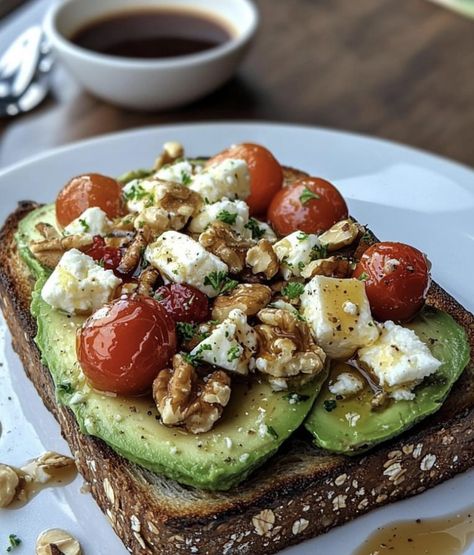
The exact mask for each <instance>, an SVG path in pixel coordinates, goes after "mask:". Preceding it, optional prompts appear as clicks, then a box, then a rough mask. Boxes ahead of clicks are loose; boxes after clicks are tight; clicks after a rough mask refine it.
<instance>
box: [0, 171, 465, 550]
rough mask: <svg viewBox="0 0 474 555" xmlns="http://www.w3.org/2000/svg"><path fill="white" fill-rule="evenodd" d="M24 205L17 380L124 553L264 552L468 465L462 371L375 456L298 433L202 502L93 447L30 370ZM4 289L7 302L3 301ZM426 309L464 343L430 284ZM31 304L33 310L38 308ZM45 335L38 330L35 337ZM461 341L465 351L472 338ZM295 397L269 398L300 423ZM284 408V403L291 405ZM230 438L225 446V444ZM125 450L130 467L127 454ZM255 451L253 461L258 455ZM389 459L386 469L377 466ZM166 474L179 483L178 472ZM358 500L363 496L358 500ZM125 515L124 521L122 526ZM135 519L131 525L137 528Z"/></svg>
mask: <svg viewBox="0 0 474 555" xmlns="http://www.w3.org/2000/svg"><path fill="white" fill-rule="evenodd" d="M287 173H288V174H289V173H290V172H287ZM30 208H32V207H31V206H25V207H24V208H23V212H21V211H19V212H17V213H16V214H15V215H14V216H13V217H12V218H11V219H10V221H9V222H8V224H7V226H6V227H5V229H4V232H3V239H4V241H3V242H2V245H4V259H5V262H4V270H3V273H2V282H1V283H2V290H3V291H2V299H3V302H4V303H5V304H6V306H5V307H4V308H5V312H6V315H7V318H8V319H9V324H10V326H11V327H12V330H13V335H14V339H15V343H16V348H17V350H18V351H19V352H20V354H22V358H23V360H24V362H25V361H26V362H25V364H26V367H27V371H28V372H29V374H30V376H31V377H32V379H33V381H34V382H35V384H36V385H37V387H39V388H40V389H41V390H42V396H43V398H44V399H45V402H46V403H47V405H48V407H49V408H50V410H53V412H54V413H55V415H56V416H57V417H58V418H59V420H60V422H61V424H62V428H63V430H64V432H65V435H66V436H67V438H68V440H69V441H70V442H71V443H72V446H73V451H74V452H75V451H77V452H78V460H79V463H80V467H81V471H82V472H83V473H84V475H85V476H86V478H88V480H89V481H90V482H91V483H92V489H93V492H94V494H95V496H96V498H98V500H99V504H100V505H101V506H102V508H103V510H104V511H105V512H106V513H107V514H108V516H109V518H110V519H111V521H112V523H113V524H114V527H115V528H116V530H118V531H119V534H120V536H121V537H122V538H123V539H124V541H125V543H126V545H128V546H131V548H132V550H133V552H136V553H140V552H143V553H147V552H163V553H166V552H170V553H176V552H190V548H191V547H195V548H197V549H199V552H203V553H221V552H225V549H227V550H228V551H227V552H230V553H232V552H243V553H245V552H254V553H255V552H257V553H260V552H261V553H270V552H274V551H276V550H278V549H281V548H282V547H283V546H285V545H288V544H290V543H294V542H297V541H301V539H303V538H304V537H310V536H312V535H315V534H318V533H321V532H322V531H324V530H326V529H328V528H329V527H331V526H333V525H336V524H338V523H340V522H343V521H344V520H347V519H349V518H353V517H354V516H356V515H357V514H360V513H362V512H364V511H366V510H369V509H370V508H372V507H374V506H378V505H380V504H382V503H384V502H386V501H387V500H388V499H397V498H401V497H405V496H407V495H410V494H412V493H416V492H418V491H421V490H422V489H424V488H426V487H428V486H430V485H432V484H434V483H436V482H437V481H439V480H441V479H444V478H446V477H448V476H449V475H451V474H453V473H455V472H459V471H461V470H463V469H465V468H467V467H468V466H469V461H470V459H471V458H472V450H473V445H472V439H471V437H470V435H469V427H470V425H471V418H472V416H471V415H470V413H467V414H463V409H466V408H469V407H470V406H471V403H472V386H471V376H470V372H472V369H471V368H469V369H468V370H466V372H464V374H463V376H462V377H461V380H460V381H459V382H458V384H457V385H456V386H455V389H454V390H453V393H452V394H451V395H450V397H449V398H448V401H447V402H446V403H445V404H444V406H443V408H442V409H441V411H440V412H439V413H438V414H437V415H436V416H435V417H434V418H432V419H430V420H429V421H426V422H425V423H424V424H423V428H422V429H421V428H419V429H418V430H417V431H415V433H414V434H412V435H411V436H410V437H406V438H404V439H403V442H401V443H398V444H395V443H393V442H392V443H391V444H390V445H389V447H382V448H380V447H379V448H377V450H376V451H374V452H372V453H371V454H369V455H367V456H366V457H365V459H364V465H363V467H362V466H361V465H360V464H359V462H360V458H354V459H350V460H349V459H347V458H346V457H338V456H332V455H329V454H328V453H327V452H322V451H319V450H317V449H315V448H314V447H311V445H310V442H309V441H308V437H309V436H305V435H303V434H301V435H300V436H298V437H293V438H291V439H290V440H289V442H286V443H285V444H284V445H283V447H282V449H281V450H280V452H279V453H278V454H277V455H276V456H275V457H273V458H272V459H271V460H270V461H268V462H267V463H266V464H265V465H264V466H263V467H262V468H261V470H259V471H258V472H257V473H255V474H253V475H252V476H251V477H250V478H249V479H247V481H245V482H244V483H243V484H241V485H240V486H238V487H234V488H232V489H231V490H230V491H229V492H226V493H225V494H223V493H216V494H213V493H206V492H204V491H202V490H197V489H192V490H189V489H188V488H186V487H182V486H179V485H178V484H177V483H175V482H172V481H169V480H166V479H164V478H161V477H159V476H157V475H156V474H151V473H150V472H147V471H145V470H143V469H141V468H140V467H138V466H136V465H134V464H133V463H131V462H127V461H125V460H124V459H123V458H120V457H117V456H116V455H115V454H114V453H113V452H112V451H110V450H109V449H108V448H107V447H106V446H105V445H104V444H103V443H102V442H100V441H98V440H95V439H93V438H91V437H88V436H86V435H83V434H81V433H80V432H79V431H78V428H77V424H76V423H75V420H74V418H73V417H72V415H71V413H70V412H69V410H68V409H66V408H65V407H63V406H58V405H57V402H56V401H55V400H54V392H53V390H52V384H51V381H50V378H49V375H48V373H47V372H46V373H44V372H45V371H44V369H43V370H42V369H41V367H40V364H39V359H38V353H37V350H36V347H35V346H34V344H33V343H32V337H33V336H34V335H35V326H34V321H33V320H32V318H31V316H30V314H29V311H28V308H27V307H28V304H29V297H30V293H31V286H32V282H31V279H30V278H29V276H28V272H27V271H26V269H25V267H24V266H23V265H22V264H21V261H20V260H19V257H18V251H17V248H16V246H15V244H14V241H13V233H14V232H15V230H16V229H17V224H18V221H19V220H20V219H21V217H22V215H23V214H24V213H26V212H27V211H28V210H29V209H30ZM12 253H14V256H11V254H12ZM7 290H8V292H9V294H6V292H7ZM12 293H13V294H12ZM428 301H429V304H430V305H435V306H438V307H439V308H441V309H443V310H445V311H447V312H450V313H452V314H453V316H455V318H456V319H457V320H458V322H460V323H461V324H462V325H463V327H464V328H465V329H466V330H469V332H470V333H471V334H472V316H471V315H470V314H468V313H466V312H465V311H463V310H462V309H461V308H460V307H459V306H457V305H456V304H455V303H454V301H452V300H451V299H449V298H448V297H447V296H446V295H445V294H443V293H441V292H440V290H439V289H438V288H437V287H436V286H432V289H431V293H430V297H429V299H428ZM35 302H36V301H35ZM36 306H37V309H36V310H38V309H39V308H41V307H38V305H36ZM44 308H45V307H44V306H43V309H44ZM43 316H44V317H45V319H44V320H42V321H43V322H45V321H47V318H48V314H44V315H43ZM63 324H64V322H61V325H63ZM49 327H52V328H53V329H54V328H55V326H48V328H49ZM21 328H23V330H22V331H21V332H20V331H19V330H20V329H21ZM15 331H16V333H15ZM24 331H26V332H27V334H28V336H29V337H27V336H25V334H24ZM46 332H47V330H43V332H42V333H46ZM40 333H41V330H40ZM470 340H471V345H472V337H471V338H470ZM51 356H52V355H51ZM48 364H49V366H54V360H52V359H51V360H48ZM68 384H69V386H71V385H73V384H71V382H70V381H69V382H68V381H67V380H64V381H62V382H61V383H60V384H59V385H60V386H61V387H59V399H60V400H62V401H70V397H71V396H72V395H74V391H73V390H72V389H71V388H70V387H68ZM291 393H294V392H293V391H291ZM298 395H299V397H289V394H288V392H286V393H281V394H278V395H277V398H280V397H281V398H283V397H285V396H286V397H287V398H286V399H285V403H286V406H287V407H289V408H301V409H302V411H301V412H302V413H304V414H306V412H307V410H308V407H306V406H305V403H309V404H311V401H312V399H311V395H314V396H315V395H316V390H315V389H313V390H312V391H310V392H309V394H308V392H306V391H302V392H300V393H298ZM308 397H309V398H308ZM291 399H293V400H294V401H295V402H293V403H290V402H289V401H290V400H291ZM301 403H302V404H301ZM239 404H240V403H239ZM72 406H73V407H74V403H72ZM128 408H129V406H127V409H128ZM336 410H337V409H336ZM114 414H116V413H115V412H114ZM134 414H136V413H134ZM328 414H330V413H328ZM154 416H155V414H154V413H153V418H154ZM224 418H225V416H224ZM303 418H304V415H303V416H297V420H298V419H299V421H298V423H296V424H295V427H296V426H298V424H299V423H300V422H301V421H302V419H303ZM448 423H449V425H448ZM270 425H271V430H272V431H271V432H270V433H268V434H265V436H267V435H268V442H269V445H270V446H273V447H270V448H268V447H265V449H266V450H267V455H270V454H271V453H272V452H273V451H274V450H275V448H276V447H278V445H279V444H280V443H281V442H280V441H278V439H277V438H275V437H274V435H276V436H277V437H278V438H281V436H282V430H283V428H284V427H285V426H288V424H287V422H282V423H279V422H278V421H272V422H271V424H270ZM267 428H268V426H267ZM88 431H91V430H88ZM288 431H290V430H288ZM226 437H229V436H226ZM229 439H230V440H231V441H234V440H235V438H234V437H229ZM193 440H194V438H193ZM265 440H266V441H267V438H265ZM237 443H238V442H237ZM447 446H450V447H447ZM133 451H135V456H136V457H137V459H139V457H138V456H137V455H136V451H137V449H135V448H134V449H133ZM255 454H256V456H257V457H258V456H259V453H255ZM267 455H266V456H267ZM137 462H139V461H137ZM388 462H391V464H388V465H387V463H388ZM227 464H228V462H227ZM392 464H393V465H394V466H393V467H392ZM219 466H221V467H222V464H221V465H219ZM229 466H232V465H229ZM387 468H389V469H391V470H393V469H399V468H401V469H402V471H403V472H402V474H400V473H398V474H397V475H396V476H395V474H396V473H395V472H393V473H392V472H390V473H385V470H386V469H387ZM157 470H158V471H159V468H158V469H157ZM178 472H179V469H178ZM239 472H241V469H240V470H239V468H237V469H236V470H235V475H236V476H238V475H239ZM175 477H176V478H178V479H179V478H181V480H182V476H179V474H177V475H176V476H175ZM241 477H242V476H241ZM392 478H393V479H392ZM94 479H95V480H96V482H94ZM147 483H148V484H153V488H149V487H147V485H146V484H147ZM221 483H223V482H221ZM354 484H357V486H356V485H354ZM203 485H204V487H206V484H203ZM227 486H228V484H224V487H227ZM338 490H340V491H338ZM124 491H126V493H125V494H124V493H123V492H124ZM362 491H364V492H367V493H363V494H362V493H361V492H362ZM119 492H120V493H119ZM331 492H332V493H331ZM319 498H320V499H319ZM308 507H309V508H308ZM107 511H108V512H107ZM152 513H153V517H152V516H151V514H152ZM133 516H135V519H132V521H133V522H132V525H131V524H130V519H131V518H132V517H133ZM136 519H137V520H138V522H139V523H140V525H138V526H137V524H136ZM133 523H135V524H133ZM210 530H214V531H213V533H212V534H209V531H210ZM210 536H212V537H210ZM170 538H172V539H171V541H170ZM204 538H205V539H204Z"/></svg>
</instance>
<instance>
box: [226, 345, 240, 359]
mask: <svg viewBox="0 0 474 555" xmlns="http://www.w3.org/2000/svg"><path fill="white" fill-rule="evenodd" d="M239 357H240V348H239V346H238V345H233V346H232V347H231V348H230V349H229V350H228V351H227V362H232V361H234V360H236V359H237V358H239Z"/></svg>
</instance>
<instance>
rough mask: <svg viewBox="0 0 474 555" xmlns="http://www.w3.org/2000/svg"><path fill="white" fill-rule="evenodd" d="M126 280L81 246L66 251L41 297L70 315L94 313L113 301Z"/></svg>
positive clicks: (44, 287)
mask: <svg viewBox="0 0 474 555" xmlns="http://www.w3.org/2000/svg"><path fill="white" fill-rule="evenodd" d="M121 283H122V280H121V279H119V278H118V277H116V276H115V275H114V273H113V272H112V270H104V268H102V267H101V266H99V265H98V264H96V263H95V261H94V260H93V259H92V258H91V257H90V256H87V255H85V254H84V253H82V252H81V251H79V250H77V249H71V250H69V251H67V252H66V253H64V254H63V256H62V258H61V260H60V261H59V263H58V265H57V266H56V268H55V269H54V271H53V273H52V274H51V275H50V276H49V278H48V280H47V281H46V283H45V284H44V286H43V289H42V291H41V298H42V299H43V300H44V301H45V302H47V303H48V304H49V305H51V306H52V307H53V308H56V309H58V310H64V312H67V313H69V314H91V313H92V312H94V311H95V310H97V309H99V308H101V307H102V306H103V305H104V304H105V303H107V302H109V301H110V300H111V299H112V298H113V296H114V293H115V290H116V289H117V287H118V286H119V285H120V284H121Z"/></svg>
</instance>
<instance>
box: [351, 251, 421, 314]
mask: <svg viewBox="0 0 474 555" xmlns="http://www.w3.org/2000/svg"><path fill="white" fill-rule="evenodd" d="M353 277H355V278H358V279H361V280H364V281H365V289H366V292H367V297H368V299H369V303H370V307H371V309H372V313H373V315H374V316H375V318H376V319H377V320H381V321H384V320H395V321H397V322H406V321H407V320H410V319H411V318H413V317H414V316H415V315H416V314H417V313H418V311H419V310H420V309H421V308H422V306H423V304H424V302H425V299H426V294H427V293H428V289H429V286H430V273H429V266H428V262H427V259H426V257H425V255H424V254H423V253H422V252H420V251H419V250H418V249H415V248H414V247H410V246H409V245H405V244H403V243H389V242H386V243H375V244H374V245H372V246H370V247H369V248H368V249H367V250H366V251H365V252H364V254H363V255H362V257H361V259H360V262H359V263H358V264H357V266H356V268H355V270H354V273H353Z"/></svg>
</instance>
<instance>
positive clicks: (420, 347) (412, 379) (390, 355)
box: [358, 320, 441, 399]
mask: <svg viewBox="0 0 474 555" xmlns="http://www.w3.org/2000/svg"><path fill="white" fill-rule="evenodd" d="M379 327H380V331H381V334H380V337H379V338H378V340H377V341H376V342H374V343H373V344H372V345H369V346H367V347H363V348H362V349H360V350H359V352H358V357H359V360H360V361H361V362H362V363H363V364H364V366H366V367H367V368H368V369H369V370H370V372H371V373H372V374H373V375H374V377H375V378H376V379H377V380H378V382H379V384H380V386H381V387H382V388H384V389H386V390H387V391H390V392H391V395H392V396H394V398H398V399H405V398H406V399H408V398H410V397H411V395H410V392H411V390H412V389H413V388H414V387H415V386H416V385H417V384H419V383H420V382H421V381H422V380H423V379H424V378H426V377H428V376H431V374H434V373H435V372H436V371H437V370H438V368H439V367H440V366H441V362H440V361H439V360H438V359H436V358H435V357H434V356H433V355H432V354H431V351H430V350H429V348H428V346H427V345H426V344H425V343H423V341H421V339H419V337H418V336H417V335H416V333H415V332H414V331H413V330H411V329H409V328H405V327H403V326H399V325H397V324H395V323H393V322H391V321H390V320H388V321H387V322H384V324H382V325H380V326H379ZM396 390H398V391H397V392H396ZM412 398H413V397H412Z"/></svg>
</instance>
